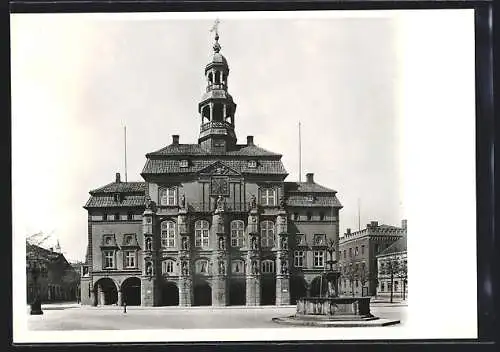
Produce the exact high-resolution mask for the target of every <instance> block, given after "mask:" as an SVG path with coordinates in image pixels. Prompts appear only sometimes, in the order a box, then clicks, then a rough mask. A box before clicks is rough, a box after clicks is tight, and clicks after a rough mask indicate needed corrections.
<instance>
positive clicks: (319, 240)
mask: <svg viewBox="0 0 500 352" xmlns="http://www.w3.org/2000/svg"><path fill="white" fill-rule="evenodd" d="M314 245H315V246H323V245H325V235H324V234H316V235H314Z"/></svg>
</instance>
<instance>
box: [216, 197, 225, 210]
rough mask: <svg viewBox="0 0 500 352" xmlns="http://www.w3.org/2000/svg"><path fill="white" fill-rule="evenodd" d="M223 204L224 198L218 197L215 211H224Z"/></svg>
mask: <svg viewBox="0 0 500 352" xmlns="http://www.w3.org/2000/svg"><path fill="white" fill-rule="evenodd" d="M225 203H226V201H225V200H224V197H223V196H219V197H218V198H217V208H216V210H219V211H220V210H224V206H225Z"/></svg>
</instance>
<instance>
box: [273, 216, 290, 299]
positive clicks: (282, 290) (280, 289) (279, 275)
mask: <svg viewBox="0 0 500 352" xmlns="http://www.w3.org/2000/svg"><path fill="white" fill-rule="evenodd" d="M276 222H277V224H278V226H277V235H278V236H277V238H278V244H277V248H278V250H277V252H276V305H278V306H280V305H289V304H290V274H289V267H290V265H289V258H288V233H287V218H286V212H285V211H284V210H280V212H279V213H278V216H277V218H276Z"/></svg>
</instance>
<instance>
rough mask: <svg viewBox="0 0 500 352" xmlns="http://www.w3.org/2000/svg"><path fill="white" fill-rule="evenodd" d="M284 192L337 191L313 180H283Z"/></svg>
mask: <svg viewBox="0 0 500 352" xmlns="http://www.w3.org/2000/svg"><path fill="white" fill-rule="evenodd" d="M285 192H298V193H337V191H335V190H333V189H330V188H327V187H325V186H322V185H320V184H317V183H315V182H312V183H310V182H285Z"/></svg>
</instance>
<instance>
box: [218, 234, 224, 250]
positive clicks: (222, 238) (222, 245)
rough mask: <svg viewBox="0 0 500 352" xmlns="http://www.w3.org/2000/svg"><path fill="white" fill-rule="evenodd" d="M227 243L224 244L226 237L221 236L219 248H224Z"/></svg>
mask: <svg viewBox="0 0 500 352" xmlns="http://www.w3.org/2000/svg"><path fill="white" fill-rule="evenodd" d="M224 248H225V244H224V237H222V236H221V237H219V249H224Z"/></svg>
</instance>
